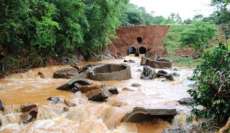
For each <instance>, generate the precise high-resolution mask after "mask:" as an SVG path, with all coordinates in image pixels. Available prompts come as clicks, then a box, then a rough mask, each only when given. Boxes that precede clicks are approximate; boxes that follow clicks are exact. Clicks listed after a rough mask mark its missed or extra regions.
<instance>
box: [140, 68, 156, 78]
mask: <svg viewBox="0 0 230 133" xmlns="http://www.w3.org/2000/svg"><path fill="white" fill-rule="evenodd" d="M155 77H156V72H155V70H154V69H153V68H151V67H150V66H144V68H143V72H142V73H141V79H145V80H149V79H154V78H155Z"/></svg>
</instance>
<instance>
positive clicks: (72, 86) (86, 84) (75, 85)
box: [57, 79, 102, 93]
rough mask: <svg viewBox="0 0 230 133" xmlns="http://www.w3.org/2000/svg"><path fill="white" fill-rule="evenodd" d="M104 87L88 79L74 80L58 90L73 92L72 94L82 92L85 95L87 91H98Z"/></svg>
mask: <svg viewBox="0 0 230 133" xmlns="http://www.w3.org/2000/svg"><path fill="white" fill-rule="evenodd" d="M101 87H102V85H101V84H100V83H98V82H94V81H91V80H87V79H72V80H70V81H69V82H67V83H66V84H64V85H62V86H60V87H58V88H57V89H58V90H65V91H71V92H74V93H75V92H77V91H81V92H82V93H85V92H87V91H91V90H96V89H99V88H101Z"/></svg>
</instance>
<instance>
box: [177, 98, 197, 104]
mask: <svg viewBox="0 0 230 133" xmlns="http://www.w3.org/2000/svg"><path fill="white" fill-rule="evenodd" d="M178 102H179V103H180V104H182V105H191V104H193V102H194V100H193V99H192V98H190V97H188V98H182V99H180V100H179V101H178Z"/></svg>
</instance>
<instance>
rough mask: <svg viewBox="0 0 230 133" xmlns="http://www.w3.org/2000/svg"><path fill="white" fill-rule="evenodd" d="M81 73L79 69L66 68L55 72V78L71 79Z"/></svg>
mask: <svg viewBox="0 0 230 133" xmlns="http://www.w3.org/2000/svg"><path fill="white" fill-rule="evenodd" d="M77 75H79V73H78V70H77V69H75V68H65V69H61V70H58V71H56V72H54V74H53V78H56V79H58V78H64V79H70V78H73V77H74V76H77Z"/></svg>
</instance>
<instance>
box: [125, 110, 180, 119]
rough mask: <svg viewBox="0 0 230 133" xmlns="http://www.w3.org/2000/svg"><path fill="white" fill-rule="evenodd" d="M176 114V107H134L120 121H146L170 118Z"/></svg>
mask: <svg viewBox="0 0 230 133" xmlns="http://www.w3.org/2000/svg"><path fill="white" fill-rule="evenodd" d="M176 114H177V111H176V109H145V108H141V107H135V108H134V109H133V111H132V112H130V113H127V114H126V115H125V116H124V117H123V119H122V121H124V122H135V123H139V122H148V121H151V120H153V119H164V120H172V119H173V118H174V116H175V115H176Z"/></svg>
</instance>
